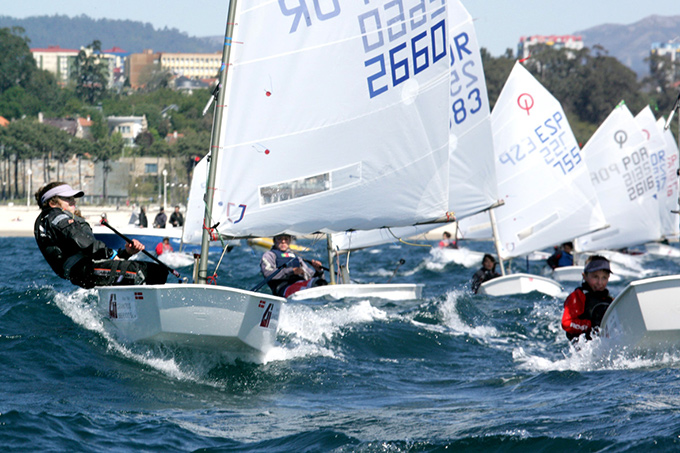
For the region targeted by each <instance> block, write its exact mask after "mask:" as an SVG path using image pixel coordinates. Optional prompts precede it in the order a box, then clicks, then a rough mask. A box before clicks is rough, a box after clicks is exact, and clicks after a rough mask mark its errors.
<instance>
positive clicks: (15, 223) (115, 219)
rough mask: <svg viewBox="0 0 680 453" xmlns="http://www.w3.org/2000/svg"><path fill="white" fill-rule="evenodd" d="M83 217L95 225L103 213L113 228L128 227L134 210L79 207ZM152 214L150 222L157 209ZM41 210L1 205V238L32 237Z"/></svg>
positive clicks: (36, 207)
mask: <svg viewBox="0 0 680 453" xmlns="http://www.w3.org/2000/svg"><path fill="white" fill-rule="evenodd" d="M78 208H79V209H80V211H81V213H82V215H83V217H85V219H86V220H87V221H88V222H89V223H90V225H95V224H97V223H99V219H100V218H101V215H102V213H106V217H107V219H108V220H109V222H110V223H111V225H113V226H124V225H127V223H128V221H129V220H130V216H131V215H132V208H131V207H127V206H121V207H119V208H116V206H78ZM152 212H153V213H152V214H149V213H148V212H147V217H148V216H150V219H149V221H152V220H153V216H154V215H156V212H157V209H156V210H153V211H152ZM39 213H40V210H39V209H38V206H36V205H35V203H33V204H32V205H31V206H28V207H27V206H26V205H25V204H24V205H17V204H14V205H13V206H12V205H0V237H26V236H29V237H32V236H33V224H34V223H35V219H36V217H38V214H39Z"/></svg>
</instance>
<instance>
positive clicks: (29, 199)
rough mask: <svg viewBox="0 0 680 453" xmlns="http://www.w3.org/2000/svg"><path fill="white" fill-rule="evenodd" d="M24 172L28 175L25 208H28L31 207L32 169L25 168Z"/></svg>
mask: <svg viewBox="0 0 680 453" xmlns="http://www.w3.org/2000/svg"><path fill="white" fill-rule="evenodd" d="M26 174H27V175H28V191H26V208H27V209H30V208H31V183H32V182H33V170H31V169H30V168H28V169H27V170H26Z"/></svg>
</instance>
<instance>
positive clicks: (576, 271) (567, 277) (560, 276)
mask: <svg viewBox="0 0 680 453" xmlns="http://www.w3.org/2000/svg"><path fill="white" fill-rule="evenodd" d="M552 278H553V280H557V281H558V282H576V283H580V282H582V281H583V266H562V267H558V268H555V269H553V271H552Z"/></svg>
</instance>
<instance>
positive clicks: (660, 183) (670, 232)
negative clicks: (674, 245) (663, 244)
mask: <svg viewBox="0 0 680 453" xmlns="http://www.w3.org/2000/svg"><path fill="white" fill-rule="evenodd" d="M664 125H665V120H664V119H663V118H659V119H658V120H657V122H656V127H657V130H658V131H659V133H660V134H661V136H662V137H663V139H664V143H665V145H666V146H665V148H664V155H663V162H664V168H663V169H660V171H659V176H658V178H657V189H658V192H657V193H658V195H659V212H660V213H661V234H662V236H663V237H664V238H677V237H678V236H679V235H680V222H678V214H677V211H678V164H679V163H680V154H679V152H678V145H677V143H675V138H673V133H672V132H671V131H670V129H665V128H664ZM673 211H676V212H673Z"/></svg>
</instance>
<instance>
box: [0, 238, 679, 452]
mask: <svg viewBox="0 0 680 453" xmlns="http://www.w3.org/2000/svg"><path fill="white" fill-rule="evenodd" d="M0 245H1V249H2V250H3V252H4V253H3V254H2V258H1V259H0V269H2V271H1V275H2V283H1V289H0V382H2V386H1V387H0V395H1V398H0V445H2V450H3V451H92V452H94V451H96V452H100V451H164V452H172V451H178V452H179V451H182V452H184V451H206V452H212V451H215V452H222V451H239V452H240V451H267V452H277V451H280V452H303V451H310V452H315V451H320V452H325V451H334V452H349V451H359V452H374V451H377V452H383V451H384V452H430V451H432V452H435V451H475V452H476V451H513V452H514V451H517V452H519V451H607V452H612V451H648V450H654V451H677V450H678V449H679V448H680V380H679V379H678V378H679V377H680V353H674V352H669V353H666V354H657V355H654V354H648V355H638V356H628V355H625V354H617V353H611V352H607V353H605V352H604V351H603V349H601V348H599V346H600V345H599V344H598V340H595V341H593V342H591V343H590V344H588V345H587V346H585V347H583V348H582V349H580V350H575V349H574V348H573V347H571V346H570V345H569V344H568V342H567V340H566V338H565V336H564V333H563V332H562V330H561V328H560V324H559V321H560V316H561V311H562V302H563V297H559V298H551V297H547V296H543V295H540V294H537V293H535V294H529V295H524V296H512V297H501V298H494V297H490V296H481V295H477V296H474V295H471V294H470V293H469V291H468V281H469V278H470V276H471V275H472V273H474V271H475V270H476V269H477V267H478V264H475V263H474V260H472V262H469V261H470V260H469V259H468V260H467V261H468V262H466V259H465V258H466V252H465V250H463V251H458V252H450V253H449V252H446V253H442V252H440V251H436V250H432V249H430V248H427V247H412V246H407V245H403V244H402V245H385V246H382V247H378V248H376V249H371V250H363V251H358V252H354V253H353V254H352V257H351V261H350V262H351V271H352V276H353V277H354V278H355V279H357V280H359V281H363V282H371V281H373V282H387V280H389V279H390V278H391V277H392V275H393V273H394V270H395V268H396V267H397V263H398V261H399V259H404V260H405V264H403V265H402V266H400V267H399V269H398V270H397V273H396V275H395V276H394V278H393V280H392V281H393V282H418V283H424V284H425V288H424V294H423V298H422V299H420V300H412V301H405V302H388V301H381V300H368V299H363V300H362V299H353V300H342V301H339V302H327V303H326V302H316V303H303V302H294V303H288V304H286V305H285V306H284V308H283V309H282V312H281V318H280V329H279V336H278V341H279V345H278V346H277V347H276V348H275V350H273V351H272V352H271V353H270V354H269V355H268V356H267V358H266V361H265V363H259V364H258V363H251V362H246V361H242V360H239V359H233V358H231V357H228V356H225V355H223V354H220V353H219V352H214V353H205V352H202V353H201V352H196V351H186V350H177V349H173V348H172V347H171V346H163V345H161V346H155V347H149V346H141V345H125V344H120V343H118V342H117V341H116V340H115V339H113V338H112V337H111V336H109V335H108V334H107V333H106V331H105V330H104V329H103V327H102V326H103V322H102V319H101V318H100V316H99V315H98V313H97V311H96V310H95V309H94V305H93V304H94V296H93V293H91V292H88V291H84V290H76V289H75V288H74V287H73V286H71V285H70V284H69V283H68V282H66V281H63V280H60V279H59V278H58V277H56V276H55V275H54V274H53V273H52V271H51V270H50V268H49V267H48V265H47V264H46V263H45V261H44V260H43V259H42V256H41V254H40V252H39V251H38V249H37V247H36V245H35V242H34V240H33V239H32V238H0ZM313 245H314V246H315V248H316V249H318V250H319V253H318V255H317V257H321V258H322V257H324V256H325V255H324V254H323V253H321V250H322V247H321V245H320V244H313ZM464 246H465V247H466V248H467V249H471V250H477V251H491V245H490V244H489V243H483V242H481V243H467V244H464ZM259 256H260V254H259V253H254V252H253V251H252V250H251V249H250V248H248V247H247V246H245V245H244V246H241V247H236V248H235V249H234V250H233V251H232V252H231V253H229V254H227V255H226V256H225V259H224V261H223V263H222V265H221V268H220V271H219V272H218V275H219V282H221V283H222V284H229V285H232V286H237V287H242V288H251V287H253V286H255V285H256V284H257V283H259V282H260V276H259V275H258V270H259V268H258V262H259ZM211 257H212V258H213V264H214V263H215V262H216V261H217V260H218V259H219V256H217V255H216V256H211ZM307 257H310V258H311V257H315V255H314V254H313V253H312V254H309V255H307ZM456 261H458V262H461V263H465V264H467V265H468V266H470V267H468V266H466V265H464V264H456ZM516 265H518V267H520V268H523V267H524V263H516ZM639 265H640V266H641V267H643V268H644V269H645V270H646V271H648V275H661V274H671V273H680V262H675V261H673V260H669V259H646V260H644V261H643V260H642V258H640V262H639ZM530 266H531V269H530V270H532V271H535V272H539V271H540V263H532V264H531V265H530ZM211 269H212V267H211ZM522 270H524V269H522ZM180 271H181V272H182V273H183V274H185V275H190V268H188V267H187V268H181V269H180ZM633 278H634V275H632V276H626V277H625V278H624V279H623V280H622V281H620V282H616V283H612V284H610V289H611V290H612V292H613V293H614V294H617V293H618V292H620V291H621V290H622V289H623V287H624V286H625V284H626V283H627V282H629V281H630V280H631V279H633ZM574 286H576V285H569V284H567V285H566V287H565V294H564V296H566V294H567V293H568V292H569V291H571V290H572V289H573V287H574Z"/></svg>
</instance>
